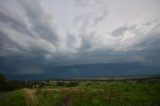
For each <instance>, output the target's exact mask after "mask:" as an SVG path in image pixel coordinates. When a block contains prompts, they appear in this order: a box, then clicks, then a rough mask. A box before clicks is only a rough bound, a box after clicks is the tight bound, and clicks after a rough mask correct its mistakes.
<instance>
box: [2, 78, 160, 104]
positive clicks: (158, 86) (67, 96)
mask: <svg viewBox="0 0 160 106" xmlns="http://www.w3.org/2000/svg"><path fill="white" fill-rule="evenodd" d="M0 106H160V82H159V81H155V82H149V81H145V82H143V83H138V82H137V81H130V82H125V81H111V82H107V81H98V82H92V81H81V82H80V83H79V86H76V87H64V86H63V87H60V86H58V87H57V86H53V85H51V86H44V87H43V88H36V89H22V90H17V91H13V92H11V93H10V94H9V95H8V96H6V97H4V98H2V99H0Z"/></svg>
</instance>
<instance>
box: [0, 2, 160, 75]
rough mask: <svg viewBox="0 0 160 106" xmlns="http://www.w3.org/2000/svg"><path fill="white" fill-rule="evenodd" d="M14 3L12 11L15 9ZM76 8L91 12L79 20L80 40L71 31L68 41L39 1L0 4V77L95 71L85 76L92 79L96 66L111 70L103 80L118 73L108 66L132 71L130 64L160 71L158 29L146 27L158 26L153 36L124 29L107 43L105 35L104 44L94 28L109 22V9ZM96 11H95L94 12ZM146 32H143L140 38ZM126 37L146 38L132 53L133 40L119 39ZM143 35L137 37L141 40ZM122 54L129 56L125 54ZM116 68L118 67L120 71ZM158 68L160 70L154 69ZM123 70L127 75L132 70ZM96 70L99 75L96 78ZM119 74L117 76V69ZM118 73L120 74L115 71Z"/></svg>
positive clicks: (87, 4)
mask: <svg viewBox="0 0 160 106" xmlns="http://www.w3.org/2000/svg"><path fill="white" fill-rule="evenodd" d="M10 3H12V4H13V5H10ZM77 3H78V5H79V3H80V8H82V7H85V8H84V10H85V9H86V8H87V9H88V8H89V9H88V12H87V13H85V14H83V13H82V14H80V15H78V16H76V17H75V21H76V22H75V24H78V25H77V26H76V28H77V32H78V34H77V36H75V33H69V31H66V32H67V34H66V36H63V34H61V33H58V32H57V30H59V29H58V27H56V25H54V24H53V22H52V20H53V19H54V18H53V17H52V16H51V15H50V14H48V13H47V12H46V11H45V10H44V9H43V8H42V6H41V4H40V1H38V0H34V1H27V0H19V1H18V0H14V1H12V0H4V1H1V3H0V72H3V73H5V74H19V75H23V74H24V75H30V74H32V75H36V74H37V75H38V74H45V75H48V74H53V75H54V74H55V76H56V75H58V76H60V74H61V75H64V74H67V73H68V74H73V75H75V73H76V72H77V73H79V74H81V73H80V71H82V70H87V69H88V70H90V71H89V72H88V73H87V72H84V71H83V72H84V74H85V73H86V74H87V75H89V73H90V74H92V72H91V70H94V68H92V67H93V66H94V65H95V64H102V63H106V64H107V65H106V64H103V65H102V67H103V72H102V73H99V74H101V75H103V74H104V73H105V71H104V70H105V69H107V70H110V69H112V68H113V67H111V68H107V67H110V65H111V66H112V64H109V63H113V64H116V65H118V64H120V65H118V66H119V67H125V66H127V65H128V64H126V63H132V64H133V65H131V66H132V67H134V64H138V65H137V67H139V64H143V66H140V69H141V70H143V67H145V68H144V69H147V68H146V67H147V66H149V65H150V66H151V67H150V68H149V70H151V69H154V70H156V71H157V70H158V69H155V67H156V68H157V67H158V66H159V63H160V58H159V54H160V47H159V45H160V37H159V35H160V32H159V26H160V25H159V24H155V23H153V22H151V23H150V24H146V25H144V26H150V25H154V24H155V25H154V27H152V31H151V32H149V33H145V31H144V32H143V28H139V29H137V27H136V26H138V25H133V26H132V25H131V26H129V25H122V26H120V27H117V28H115V29H114V30H113V31H112V33H111V34H110V35H108V36H109V37H110V38H111V41H109V40H108V39H106V36H105V35H102V36H104V39H102V40H97V38H96V37H95V36H96V34H97V31H96V30H95V29H94V27H95V26H98V25H99V24H100V22H102V21H103V20H104V19H105V18H106V16H107V15H108V9H106V8H104V7H105V6H104V5H105V4H104V5H103V3H102V2H100V3H99V2H97V1H95V2H94V3H92V2H91V1H90V2H87V1H86V0H83V1H81V2H80V1H79V0H78V1H77ZM83 4H85V5H83ZM91 6H92V7H93V8H90V7H91ZM157 23H158V22H157ZM79 24H80V25H79ZM141 29H142V31H141V32H139V30H141ZM60 32H61V31H60ZM126 32H131V33H133V35H135V34H137V33H138V34H142V35H143V36H144V37H141V38H137V37H134V39H133V40H134V41H135V43H134V44H132V45H131V46H129V47H128V46H127V47H128V48H127V47H126V45H129V43H130V42H131V41H132V40H131V39H129V40H128V41H122V39H120V41H119V42H120V43H119V42H118V40H115V39H117V38H119V37H118V36H121V38H125V37H126V35H125V33H126ZM142 35H138V37H139V36H142ZM112 39H113V41H112ZM139 39H140V40H139ZM101 41H102V42H103V41H105V42H106V44H104V45H97V44H101V43H102V42H101ZM108 42H111V43H113V45H110V47H108V45H109V44H108ZM117 42H118V43H117ZM114 43H115V45H114ZM116 43H117V44H116ZM121 43H124V45H121ZM106 46H107V47H108V48H107V47H106ZM117 47H120V48H122V50H121V49H120V50H116V49H115V48H117ZM100 48H102V49H100ZM123 48H125V50H126V51H123ZM81 64H85V65H84V67H85V68H82V67H83V65H81ZM88 64H91V66H88ZM76 65H77V66H76ZM79 65H80V66H79ZM105 65H106V66H107V67H105ZM116 65H113V66H114V67H116ZM153 66H155V67H154V68H153ZM88 67H89V68H88ZM158 68H159V67H158ZM100 69H101V65H95V70H98V71H99V70H100ZM113 69H114V68H113ZM122 69H128V67H127V68H122ZM59 70H60V71H59ZM65 70H67V71H65ZM95 70H94V75H96V71H95ZM115 70H118V68H116V69H115ZM120 70H121V69H120ZM137 70H138V68H137ZM58 71H59V73H58ZM98 71H97V72H98ZM113 72H115V71H114V70H113ZM148 73H149V72H148ZM68 74H67V75H68ZM82 74H83V73H82ZM71 76H72V75H71Z"/></svg>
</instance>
